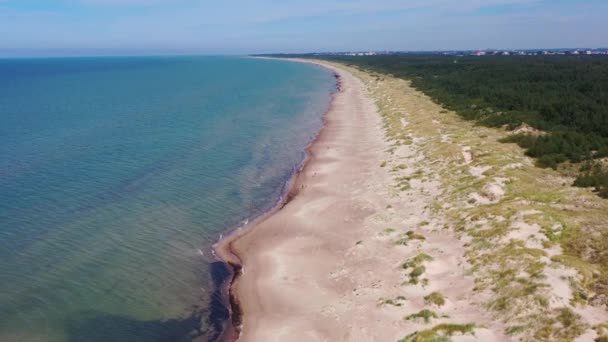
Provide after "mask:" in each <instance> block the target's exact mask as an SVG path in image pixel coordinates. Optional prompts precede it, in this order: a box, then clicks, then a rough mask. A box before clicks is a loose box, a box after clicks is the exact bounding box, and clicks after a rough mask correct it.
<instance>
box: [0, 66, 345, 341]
mask: <svg viewBox="0 0 608 342" xmlns="http://www.w3.org/2000/svg"><path fill="white" fill-rule="evenodd" d="M334 88H335V80H334V79H333V75H332V74H331V73H330V72H328V71H326V70H324V69H321V68H319V67H316V66H312V65H305V64H299V63H290V62H284V61H273V60H256V59H243V58H219V57H217V58H216V57H146V58H135V57H133V58H72V59H32V60H26V59H22V60H0V120H1V122H2V125H0V260H1V262H0V340H1V341H189V340H191V339H192V336H195V335H198V334H200V335H203V336H208V335H206V334H208V333H210V330H212V329H211V324H210V322H208V308H209V300H210V299H209V298H210V296H211V294H212V291H213V280H214V279H212V278H213V277H212V273H211V271H212V262H213V261H214V259H213V256H212V255H211V249H210V246H211V245H212V244H213V243H214V242H215V241H216V240H217V239H218V237H219V235H220V234H221V233H222V232H226V231H227V230H228V229H230V228H232V227H235V226H237V225H239V224H241V223H242V222H243V221H244V220H246V219H247V218H249V217H252V216H256V215H259V214H261V213H262V212H264V211H266V210H268V209H269V208H270V207H271V206H272V205H273V204H274V203H276V201H277V200H278V198H279V196H280V195H281V191H282V186H283V184H284V183H285V182H286V180H287V179H288V178H289V176H290V175H291V173H292V172H293V170H294V167H296V166H297V165H298V164H299V162H300V161H301V160H302V158H303V156H304V154H303V150H304V147H305V146H306V144H307V143H308V142H309V141H310V140H311V139H312V137H313V136H314V135H315V134H316V132H317V131H318V129H319V128H320V126H321V124H322V122H321V116H322V114H323V112H324V111H325V110H326V109H327V106H328V103H329V100H330V94H331V92H332V91H333V90H334ZM214 270H215V271H214V274H213V275H214V277H215V278H216V279H215V280H216V281H217V280H218V279H220V278H221V276H222V272H223V271H222V269H221V267H220V266H218V265H215V266H214ZM216 318H217V317H216ZM220 318H221V317H220ZM201 321H202V324H201ZM196 329H199V330H200V332H198V333H192V331H193V330H196Z"/></svg>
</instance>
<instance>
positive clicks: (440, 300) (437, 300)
mask: <svg viewBox="0 0 608 342" xmlns="http://www.w3.org/2000/svg"><path fill="white" fill-rule="evenodd" d="M424 302H425V303H427V304H435V305H437V306H443V305H445V298H444V297H443V295H442V294H441V293H439V292H433V293H431V294H430V295H428V296H425V297H424Z"/></svg>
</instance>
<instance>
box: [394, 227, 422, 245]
mask: <svg viewBox="0 0 608 342" xmlns="http://www.w3.org/2000/svg"><path fill="white" fill-rule="evenodd" d="M410 240H426V238H425V237H424V236H423V235H420V234H417V233H415V232H414V231H412V230H410V231H408V232H407V233H405V236H401V238H399V240H397V241H395V244H396V245H402V246H407V243H408V242H409V241H410Z"/></svg>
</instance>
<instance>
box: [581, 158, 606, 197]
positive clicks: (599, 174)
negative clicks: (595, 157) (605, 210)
mask: <svg viewBox="0 0 608 342" xmlns="http://www.w3.org/2000/svg"><path fill="white" fill-rule="evenodd" d="M574 185H576V186H580V187H583V188H595V190H596V191H597V193H598V194H599V195H600V196H602V197H603V198H608V169H607V168H606V167H605V166H603V165H602V164H601V163H591V162H586V163H585V164H583V167H581V174H580V175H579V176H578V178H576V180H575V181H574Z"/></svg>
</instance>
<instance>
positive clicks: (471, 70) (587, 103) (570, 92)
mask: <svg viewBox="0 0 608 342" xmlns="http://www.w3.org/2000/svg"><path fill="white" fill-rule="evenodd" d="M323 58H324V59H331V60H336V61H340V62H344V63H348V64H352V65H355V66H358V67H360V68H363V69H367V70H370V71H374V72H378V73H384V74H391V75H393V76H395V77H399V78H403V79H407V80H411V82H412V85H413V86H414V87H415V88H416V89H418V90H420V91H422V92H424V93H425V94H427V95H428V96H429V97H431V98H432V99H433V100H434V101H436V102H437V103H440V104H442V105H443V106H445V107H446V108H448V109H450V110H453V111H455V112H457V113H458V114H459V115H461V116H462V117H464V118H465V119H468V120H474V121H476V122H478V123H480V124H483V125H486V126H491V127H506V128H508V129H514V128H517V127H520V126H521V125H522V124H526V125H529V126H531V127H533V128H535V129H538V130H540V131H542V132H543V134H530V133H528V134H519V135H511V136H509V137H508V138H506V139H504V140H503V141H504V142H514V143H517V144H519V145H520V146H521V147H523V148H525V149H526V154H527V155H529V156H531V157H534V158H537V159H536V160H537V163H538V165H539V166H542V167H551V168H557V167H558V166H559V165H560V164H561V163H564V162H567V161H569V162H572V163H582V162H585V163H584V164H583V166H581V170H580V176H579V177H578V178H577V180H576V182H575V185H577V186H585V187H594V188H595V189H596V190H597V192H598V193H599V194H600V195H602V196H603V197H607V198H608V169H607V168H606V165H605V164H602V163H600V162H599V160H600V159H601V158H606V157H608V58H606V57H604V56H485V57H476V56H443V55H389V56H328V57H323ZM589 163H591V164H589ZM589 165H591V166H589Z"/></svg>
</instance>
